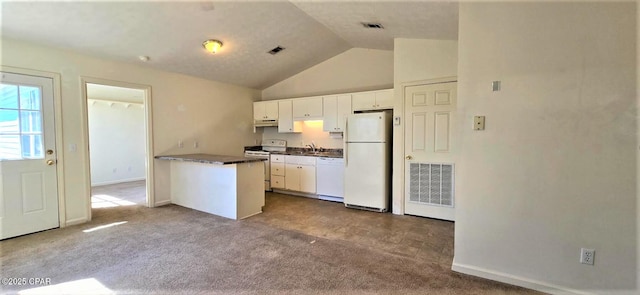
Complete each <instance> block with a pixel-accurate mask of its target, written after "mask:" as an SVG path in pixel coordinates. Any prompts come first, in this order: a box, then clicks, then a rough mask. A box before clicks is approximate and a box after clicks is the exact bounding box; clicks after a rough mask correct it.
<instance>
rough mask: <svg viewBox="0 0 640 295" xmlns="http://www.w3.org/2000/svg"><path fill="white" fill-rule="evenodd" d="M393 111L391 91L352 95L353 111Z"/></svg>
mask: <svg viewBox="0 0 640 295" xmlns="http://www.w3.org/2000/svg"><path fill="white" fill-rule="evenodd" d="M388 109H393V89H386V90H378V91H368V92H360V93H354V94H353V110H354V111H368V110H388Z"/></svg>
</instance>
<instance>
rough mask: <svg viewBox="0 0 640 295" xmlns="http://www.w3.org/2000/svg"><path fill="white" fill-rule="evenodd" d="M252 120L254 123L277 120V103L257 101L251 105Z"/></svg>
mask: <svg viewBox="0 0 640 295" xmlns="http://www.w3.org/2000/svg"><path fill="white" fill-rule="evenodd" d="M253 119H254V120H256V121H270V120H278V102H277V101H257V102H254V103H253Z"/></svg>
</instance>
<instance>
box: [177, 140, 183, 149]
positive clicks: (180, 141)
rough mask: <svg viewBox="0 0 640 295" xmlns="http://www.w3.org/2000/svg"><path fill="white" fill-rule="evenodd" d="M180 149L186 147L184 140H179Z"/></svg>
mask: <svg viewBox="0 0 640 295" xmlns="http://www.w3.org/2000/svg"><path fill="white" fill-rule="evenodd" d="M178 147H179V148H183V147H184V142H182V140H178Z"/></svg>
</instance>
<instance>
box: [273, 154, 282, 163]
mask: <svg viewBox="0 0 640 295" xmlns="http://www.w3.org/2000/svg"><path fill="white" fill-rule="evenodd" d="M271 163H284V155H271Z"/></svg>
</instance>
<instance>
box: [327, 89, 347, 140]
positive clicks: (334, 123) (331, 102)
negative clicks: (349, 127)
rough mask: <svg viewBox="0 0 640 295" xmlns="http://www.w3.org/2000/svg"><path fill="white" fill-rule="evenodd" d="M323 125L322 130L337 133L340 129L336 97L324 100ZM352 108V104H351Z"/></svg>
mask: <svg viewBox="0 0 640 295" xmlns="http://www.w3.org/2000/svg"><path fill="white" fill-rule="evenodd" d="M322 108H323V114H324V116H323V120H322V121H323V123H322V130H324V131H326V132H336V131H337V128H338V97H337V96H335V95H331V96H325V97H323V98H322ZM349 108H351V104H349Z"/></svg>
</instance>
